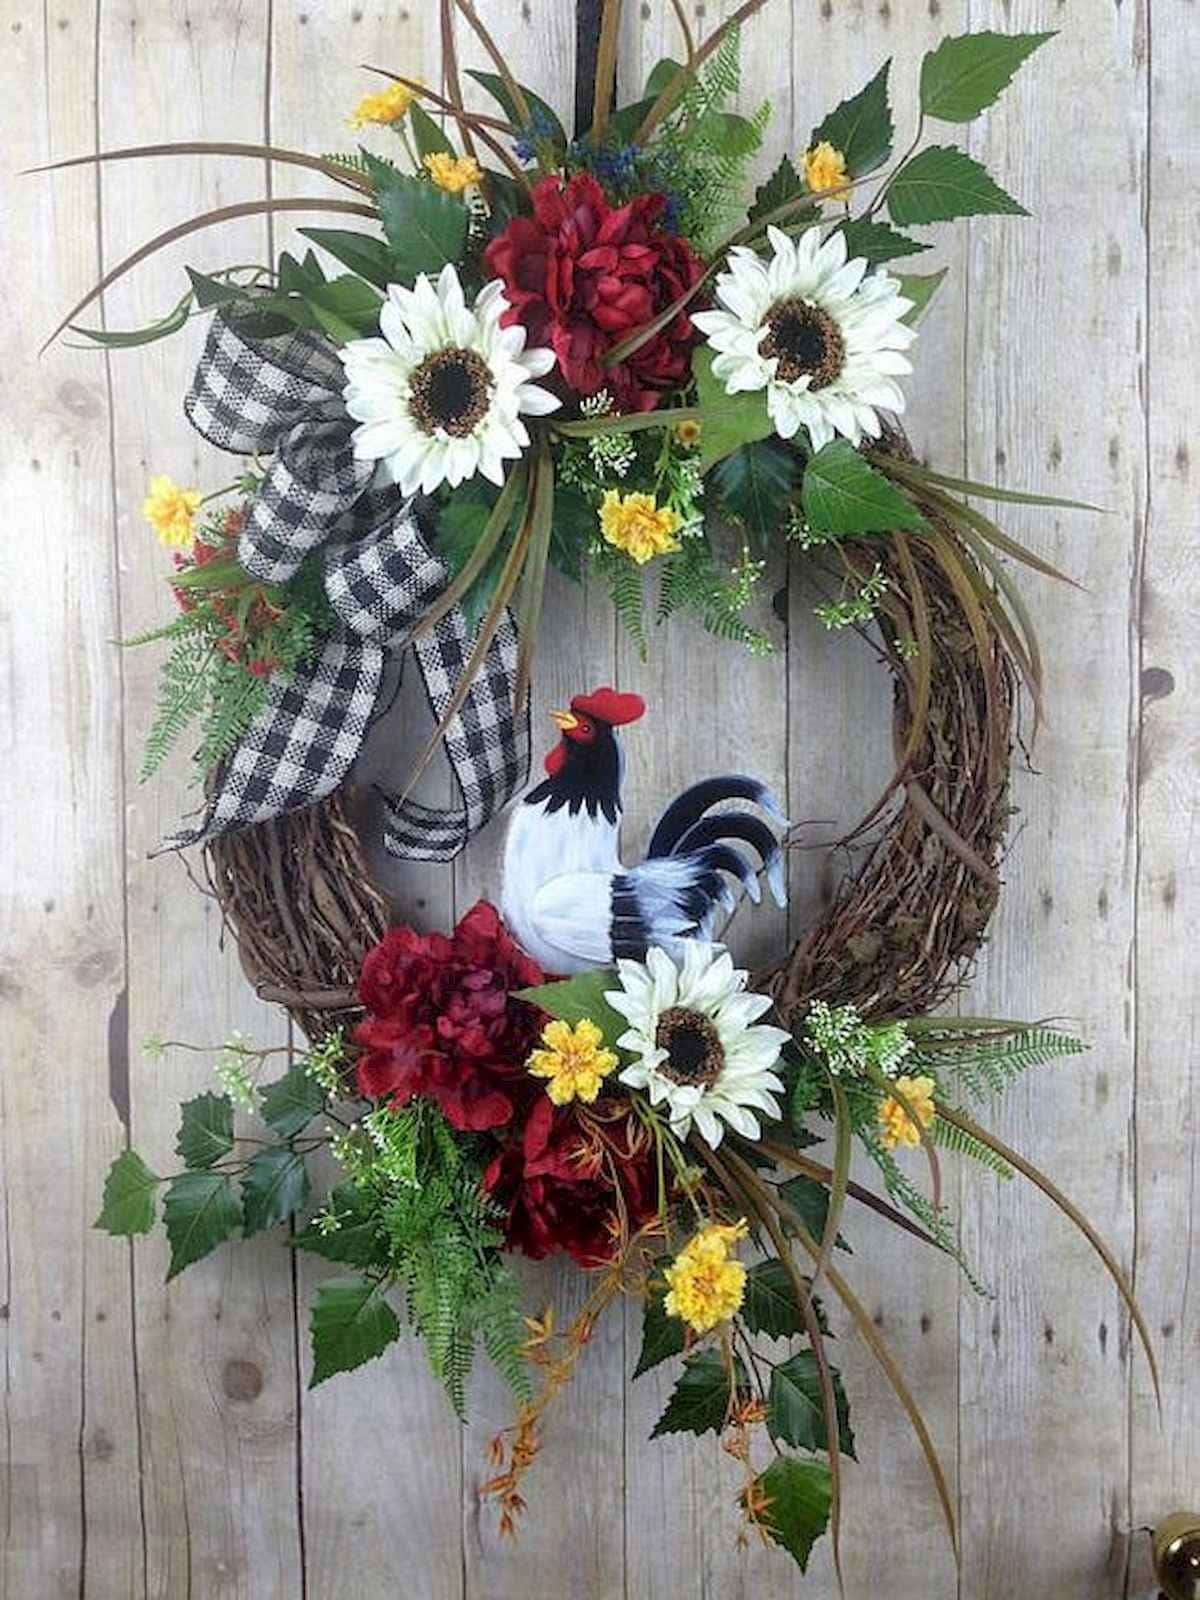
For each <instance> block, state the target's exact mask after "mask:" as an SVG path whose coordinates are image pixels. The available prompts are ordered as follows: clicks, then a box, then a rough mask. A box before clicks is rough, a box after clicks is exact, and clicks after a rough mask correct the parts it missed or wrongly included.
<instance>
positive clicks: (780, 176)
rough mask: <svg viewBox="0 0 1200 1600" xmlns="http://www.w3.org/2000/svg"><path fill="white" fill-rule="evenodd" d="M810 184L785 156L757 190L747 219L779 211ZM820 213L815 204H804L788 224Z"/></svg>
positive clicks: (751, 219) (802, 192)
mask: <svg viewBox="0 0 1200 1600" xmlns="http://www.w3.org/2000/svg"><path fill="white" fill-rule="evenodd" d="M807 188H808V185H807V184H806V183H805V181H804V179H803V178H802V177H801V176H800V174H799V173H798V172H797V171H796V169H795V167H794V166H793V165H792V162H791V159H790V157H788V156H784V157H783V159H782V160H781V161H780V163H779V165H778V166H777V167H776V168H775V171H774V172H773V173H772V174H771V176H770V177H769V178H768V179H767V181H766V183H764V184H761V185H760V186H759V188H758V189H757V190H756V191H755V195H754V204H753V205H752V206H751V207H750V210H749V211H748V212H747V220H748V221H750V222H757V221H758V220H759V218H760V217H765V216H767V215H768V213H770V212H772V211H777V210H778V209H779V207H780V206H784V205H786V204H787V203H788V201H789V200H796V199H798V198H799V197H800V196H801V195H802V194H804V193H805V191H806V190H807ZM817 214H818V208H817V207H816V206H815V205H811V206H803V207H801V208H800V209H799V210H797V211H796V212H794V213H793V215H792V217H791V218H790V219H789V223H788V226H791V225H792V224H793V223H795V222H804V221H809V220H811V219H812V218H813V217H815V216H816V215H817Z"/></svg>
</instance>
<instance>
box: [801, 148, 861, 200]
mask: <svg viewBox="0 0 1200 1600" xmlns="http://www.w3.org/2000/svg"><path fill="white" fill-rule="evenodd" d="M845 177H846V158H845V156H844V155H843V154H842V152H841V151H840V150H835V149H834V147H833V145H831V144H830V143H829V141H828V139H822V140H821V142H820V144H818V145H814V146H813V148H812V149H811V150H806V151H805V153H804V178H805V182H806V183H807V184H808V187H809V188H810V189H811V190H813V192H814V193H816V192H818V191H819V190H822V189H832V190H833V193H832V194H831V195H830V197H829V198H830V199H831V200H844V199H845V197H846V196H847V195H848V194H849V193H850V185H849V184H848V183H846V182H845Z"/></svg>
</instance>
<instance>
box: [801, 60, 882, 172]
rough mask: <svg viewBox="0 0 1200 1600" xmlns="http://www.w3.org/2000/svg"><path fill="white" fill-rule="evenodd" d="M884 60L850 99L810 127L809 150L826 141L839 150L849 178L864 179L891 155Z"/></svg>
mask: <svg viewBox="0 0 1200 1600" xmlns="http://www.w3.org/2000/svg"><path fill="white" fill-rule="evenodd" d="M891 65H892V63H891V61H890V60H889V61H885V62H884V63H883V65H882V67H880V69H879V71H878V72H877V73H876V74H875V76H874V77H873V78H872V79H871V81H870V83H868V84H867V86H866V88H865V89H861V90H860V91H859V92H858V94H856V95H854V96H853V98H852V99H849V100H843V101H842V103H841V105H840V106H838V107H837V109H836V110H835V111H831V112H830V113H829V115H828V116H827V117H826V118H825V121H824V122H822V123H821V125H820V127H817V128H814V129H813V131H812V138H811V139H810V140H809V141H808V144H809V149H810V150H811V149H812V148H813V146H814V145H818V144H821V143H822V141H828V143H829V144H831V145H832V146H833V148H834V149H835V150H840V151H841V152H842V156H843V157H844V159H845V162H846V171H847V172H848V173H849V174H850V176H851V177H852V178H862V177H865V176H866V174H867V173H868V172H874V171H875V169H876V167H881V166H882V165H883V163H884V162H885V161H886V160H887V158H888V157H889V156H890V155H891V153H892V134H893V132H894V129H893V125H892V108H891V106H890V105H889V104H888V71H889V69H890V67H891Z"/></svg>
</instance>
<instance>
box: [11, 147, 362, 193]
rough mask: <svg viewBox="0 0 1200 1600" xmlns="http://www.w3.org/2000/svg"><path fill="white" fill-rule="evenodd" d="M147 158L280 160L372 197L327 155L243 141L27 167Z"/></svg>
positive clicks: (357, 176)
mask: <svg viewBox="0 0 1200 1600" xmlns="http://www.w3.org/2000/svg"><path fill="white" fill-rule="evenodd" d="M145 156H248V157H253V158H254V159H255V160H258V161H278V162H280V163H281V164H282V165H284V166H291V167H308V168H310V169H311V170H312V171H313V172H322V173H324V175H325V176H326V177H327V178H332V179H333V181H334V182H335V183H341V184H344V185H345V186H346V187H347V188H349V189H357V190H359V191H360V192H361V193H364V194H369V193H370V192H371V185H370V182H369V180H368V179H367V178H365V177H364V176H363V175H362V173H360V172H355V171H353V170H352V169H350V168H347V167H341V166H339V165H338V163H337V162H335V161H327V160H325V158H324V157H323V156H310V155H306V154H305V153H304V152H303V151H302V150H286V149H282V148H281V147H280V146H278V145H272V144H249V143H246V142H243V141H241V140H211V139H188V140H185V141H183V142H181V143H173V144H138V145H129V146H127V147H126V148H124V149H121V150H100V151H98V152H97V153H96V154H95V155H89V156H69V157H68V158H67V160H65V161H50V162H47V163H46V165H45V166H41V167H26V168H25V171H24V173H22V174H21V176H22V177H24V176H25V175H26V174H32V173H35V172H61V171H63V169H64V168H66V167H86V166H94V165H97V164H99V163H100V162H104V161H135V160H140V159H141V158H143V157H145Z"/></svg>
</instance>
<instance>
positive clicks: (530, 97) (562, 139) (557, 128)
mask: <svg viewBox="0 0 1200 1600" xmlns="http://www.w3.org/2000/svg"><path fill="white" fill-rule="evenodd" d="M467 77H468V78H474V79H475V82H476V83H477V84H479V85H480V87H481V88H483V89H486V90H487V92H488V93H489V94H490V95H491V97H492V99H493V100H495V101H497V102H498V104H499V105H500V106H501V107H502V108H503V110H504V114H505V116H506V117H507V118H508V120H509V121H510V122H511V123H512V125H513V127H514V128H516V129H517V130H518V132H521V133H525V132H527V131H528V130H527V129H524V128H522V127H521V115H520V112H519V111H518V110H517V108H516V105H515V104H514V102H513V99H512V96H511V95H510V94H509V92H508V85H507V84H506V83H505V81H504V79H503V78H501V77H500V76H499V75H498V74H497V73H495V72H481V71H480V70H479V68H477V67H468V68H467ZM518 87H519V88H520V90H521V93H522V94H523V95H524V96H525V102H526V104H527V105H528V107H529V110H530V114H531V115H532V116H534V117H536V118H537V119H538V120H539V121H540V122H541V123H542V124H543V126H544V127H545V129H546V137H547V138H548V139H549V140H550V142H551V144H553V145H555V146H556V147H557V148H558V149H559V150H565V149H566V148H567V135H566V132H565V130H564V129H563V125H562V123H561V122H560V121H559V120H558V116H557V114H556V113H555V111H554V109H553V107H551V106H548V105H547V104H546V102H545V101H544V100H543V99H542V98H541V96H540V95H536V94H534V92H533V90H532V89H529V88H527V87H526V86H525V84H523V83H522V84H519V85H518Z"/></svg>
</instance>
